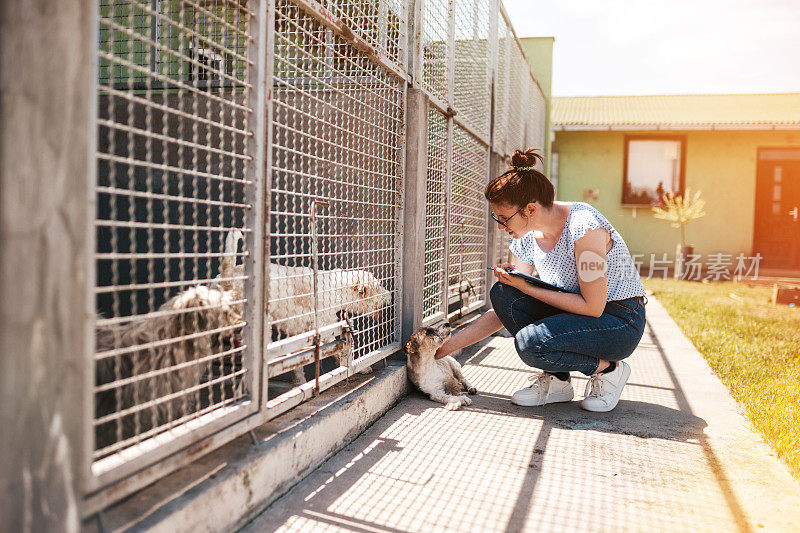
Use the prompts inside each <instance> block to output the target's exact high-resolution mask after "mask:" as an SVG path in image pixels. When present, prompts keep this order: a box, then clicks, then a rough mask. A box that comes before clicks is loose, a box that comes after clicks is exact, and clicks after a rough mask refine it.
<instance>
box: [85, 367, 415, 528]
mask: <svg viewBox="0 0 800 533" xmlns="http://www.w3.org/2000/svg"><path fill="white" fill-rule="evenodd" d="M377 366H380V364H378V365H377ZM407 392H408V380H407V377H406V367H405V365H404V364H400V363H398V362H390V364H389V366H387V367H386V368H384V369H382V370H378V371H376V372H374V373H373V374H371V375H366V376H364V375H357V376H354V377H353V378H351V380H350V383H349V384H339V385H337V386H334V387H332V388H331V389H329V390H328V391H325V392H324V393H323V394H321V395H320V397H319V398H315V399H313V400H310V401H308V402H306V403H304V404H302V405H300V406H298V407H296V408H295V409H293V410H292V411H290V412H288V413H286V414H285V415H282V416H280V417H278V418H276V419H275V420H272V421H270V422H268V423H266V424H264V425H263V426H260V427H258V428H256V429H255V430H253V433H254V436H255V439H253V438H251V437H250V436H249V435H244V436H242V437H239V438H237V439H235V440H233V441H231V442H230V443H228V444H226V445H225V446H222V447H221V448H219V449H218V450H215V451H213V452H211V453H210V454H208V455H206V456H204V457H202V458H201V459H199V460H197V461H195V462H193V463H191V464H189V465H187V466H185V467H184V468H182V469H180V470H178V471H176V472H174V473H172V474H171V475H169V476H167V477H166V478H164V479H162V480H160V481H158V482H156V483H154V484H152V485H150V486H149V487H146V488H145V489H142V490H141V491H139V492H137V493H134V494H133V495H131V496H130V497H128V498H127V499H126V500H123V501H122V502H120V503H118V504H117V505H115V506H113V507H111V508H110V509H107V510H106V511H104V512H103V517H102V521H103V524H102V526H103V529H105V530H108V531H117V530H125V531H144V530H147V531H164V532H170V533H171V532H177V531H191V532H194V533H196V532H199V531H230V530H232V529H237V528H239V527H242V526H243V525H245V524H246V523H247V522H249V521H250V520H251V519H252V518H253V517H255V516H257V515H258V514H259V513H261V512H262V511H263V510H264V509H265V508H266V507H267V506H268V505H269V504H270V503H272V502H273V501H274V500H276V499H277V498H278V497H280V496H281V495H282V494H284V493H285V492H286V491H288V490H289V489H291V488H292V487H293V486H294V485H295V484H297V483H298V482H299V481H300V480H302V479H303V478H304V477H305V476H306V475H307V474H308V473H310V472H311V471H313V470H314V469H315V468H316V467H317V466H318V465H320V464H321V463H322V462H324V461H325V460H326V459H328V458H329V457H331V456H332V455H334V454H335V453H336V452H337V451H339V450H340V449H341V448H343V447H344V446H346V445H347V444H349V443H350V442H352V441H353V440H354V439H355V438H356V437H358V435H360V434H361V433H362V432H364V431H365V430H366V429H367V428H368V427H369V426H370V425H371V424H372V423H373V422H375V421H376V420H377V419H379V418H380V417H381V416H382V415H383V414H384V413H386V412H387V411H388V410H389V409H390V408H391V407H393V406H394V405H395V404H397V402H398V401H400V399H401V398H402V397H403V396H405V395H406V394H407ZM254 440H255V442H254ZM84 529H85V530H87V531H98V530H99V527H98V523H97V520H93V519H90V520H89V521H88V522H87V523H86V524H85V527H84Z"/></svg>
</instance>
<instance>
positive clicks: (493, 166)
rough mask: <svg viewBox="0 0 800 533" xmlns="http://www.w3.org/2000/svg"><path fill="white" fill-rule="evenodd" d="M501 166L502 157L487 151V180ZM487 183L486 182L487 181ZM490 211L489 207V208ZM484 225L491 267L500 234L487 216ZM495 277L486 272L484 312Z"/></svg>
mask: <svg viewBox="0 0 800 533" xmlns="http://www.w3.org/2000/svg"><path fill="white" fill-rule="evenodd" d="M502 166H503V157H502V156H501V155H500V154H498V153H497V152H495V151H494V150H491V149H490V150H489V180H491V179H492V178H494V177H495V176H497V175H499V173H500V171H501V169H502ZM487 183H488V181H487ZM489 209H491V207H490V208H489ZM486 223H487V224H488V226H487V232H486V264H487V265H488V266H490V267H493V266H495V265H496V264H497V260H498V257H497V251H498V247H499V246H500V240H501V239H500V233H499V232H498V230H497V224H496V223H495V222H494V220H492V218H491V217H490V216H489V215H488V211H487V216H486ZM507 257H508V256H507V254H506V255H504V256H503V258H502V260H501V262H505V260H506V259H507ZM495 279H496V278H495V277H494V274H493V273H492V271H490V270H487V271H486V302H485V303H484V304H483V307H482V308H481V309H482V310H484V311H488V310H489V309H491V308H492V301H491V299H490V298H489V291H490V290H491V288H492V285H494V282H495Z"/></svg>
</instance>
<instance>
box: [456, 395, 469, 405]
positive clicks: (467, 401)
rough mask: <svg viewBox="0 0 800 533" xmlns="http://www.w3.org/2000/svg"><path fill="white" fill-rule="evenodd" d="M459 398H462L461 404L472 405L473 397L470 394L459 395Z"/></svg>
mask: <svg viewBox="0 0 800 533" xmlns="http://www.w3.org/2000/svg"><path fill="white" fill-rule="evenodd" d="M458 399H459V400H461V405H472V399H471V398H470V397H469V396H459V397H458Z"/></svg>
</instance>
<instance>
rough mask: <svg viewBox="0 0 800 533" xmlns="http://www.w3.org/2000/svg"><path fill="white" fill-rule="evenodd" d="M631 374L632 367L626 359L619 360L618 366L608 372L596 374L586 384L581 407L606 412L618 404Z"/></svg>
mask: <svg viewBox="0 0 800 533" xmlns="http://www.w3.org/2000/svg"><path fill="white" fill-rule="evenodd" d="M630 375H631V367H630V366H629V365H628V363H626V362H625V361H617V368H615V369H614V370H612V371H611V372H609V373H608V374H595V375H593V376H592V377H590V378H589V382H588V383H587V384H586V391H585V392H584V393H583V395H584V396H586V397H585V398H584V399H583V400H582V401H581V407H583V408H584V409H586V410H587V411H595V412H597V413H605V412H606V411H610V410H612V409H613V408H615V407H616V406H617V403H618V402H619V397H620V395H621V394H622V389H623V388H624V387H625V383H626V382H627V381H628V378H629V377H630Z"/></svg>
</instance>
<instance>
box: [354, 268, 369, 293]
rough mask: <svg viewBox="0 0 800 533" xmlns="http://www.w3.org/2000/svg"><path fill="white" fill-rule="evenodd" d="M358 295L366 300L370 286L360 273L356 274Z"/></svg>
mask: <svg viewBox="0 0 800 533" xmlns="http://www.w3.org/2000/svg"><path fill="white" fill-rule="evenodd" d="M355 281H356V293H357V294H358V297H359V298H366V297H367V296H369V285H367V283H366V280H365V279H364V276H362V275H360V273H357V274H356V280H355Z"/></svg>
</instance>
